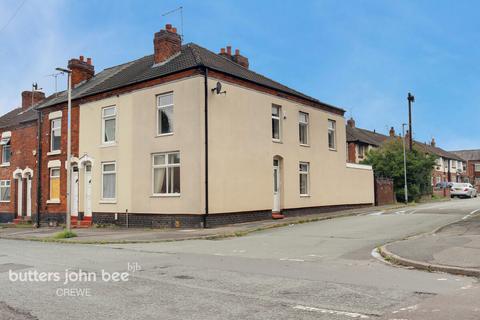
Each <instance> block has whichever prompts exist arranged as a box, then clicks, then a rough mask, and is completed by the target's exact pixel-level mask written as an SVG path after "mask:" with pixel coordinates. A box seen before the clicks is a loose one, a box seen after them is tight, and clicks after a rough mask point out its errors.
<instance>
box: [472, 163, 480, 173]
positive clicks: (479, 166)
mask: <svg viewBox="0 0 480 320" xmlns="http://www.w3.org/2000/svg"><path fill="white" fill-rule="evenodd" d="M473 171H475V172H480V163H475V164H474V165H473Z"/></svg>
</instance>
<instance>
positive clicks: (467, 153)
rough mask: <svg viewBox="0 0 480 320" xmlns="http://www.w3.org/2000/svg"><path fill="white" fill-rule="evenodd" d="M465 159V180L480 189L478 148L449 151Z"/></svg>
mask: <svg viewBox="0 0 480 320" xmlns="http://www.w3.org/2000/svg"><path fill="white" fill-rule="evenodd" d="M451 152H452V153H454V154H456V155H457V156H459V157H461V158H463V159H464V160H465V161H466V165H465V167H466V174H467V176H466V178H467V179H468V180H467V182H470V183H471V184H474V185H475V186H476V187H477V189H478V190H480V149H477V150H458V151H451Z"/></svg>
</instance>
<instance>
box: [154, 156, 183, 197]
mask: <svg viewBox="0 0 480 320" xmlns="http://www.w3.org/2000/svg"><path fill="white" fill-rule="evenodd" d="M152 170H153V195H179V194H180V153H179V152H171V153H158V154H154V155H153V156H152Z"/></svg>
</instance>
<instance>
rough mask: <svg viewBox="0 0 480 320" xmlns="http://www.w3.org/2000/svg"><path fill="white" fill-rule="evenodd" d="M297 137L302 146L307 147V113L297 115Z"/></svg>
mask: <svg viewBox="0 0 480 320" xmlns="http://www.w3.org/2000/svg"><path fill="white" fill-rule="evenodd" d="M298 135H299V141H300V144H302V145H308V143H309V141H308V113H306V112H301V111H300V112H299V113H298Z"/></svg>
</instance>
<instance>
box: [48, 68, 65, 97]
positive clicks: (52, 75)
mask: <svg viewBox="0 0 480 320" xmlns="http://www.w3.org/2000/svg"><path fill="white" fill-rule="evenodd" d="M62 74H63V72H57V73H52V74H48V75H46V76H45V77H54V78H55V97H56V96H57V93H58V90H57V87H58V85H57V78H58V76H59V75H62Z"/></svg>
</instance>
